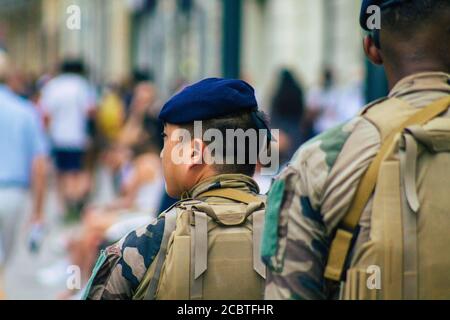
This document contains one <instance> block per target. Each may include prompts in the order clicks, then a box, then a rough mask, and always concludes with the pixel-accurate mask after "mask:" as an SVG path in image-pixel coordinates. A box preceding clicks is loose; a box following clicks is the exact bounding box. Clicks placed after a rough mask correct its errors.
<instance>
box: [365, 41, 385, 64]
mask: <svg viewBox="0 0 450 320" xmlns="http://www.w3.org/2000/svg"><path fill="white" fill-rule="evenodd" d="M363 47H364V52H365V53H366V56H367V58H369V60H370V61H371V62H372V63H374V64H377V65H381V64H383V58H382V56H381V51H380V49H378V48H377V46H376V44H375V41H374V39H373V38H372V36H370V35H367V36H365V37H364V40H363Z"/></svg>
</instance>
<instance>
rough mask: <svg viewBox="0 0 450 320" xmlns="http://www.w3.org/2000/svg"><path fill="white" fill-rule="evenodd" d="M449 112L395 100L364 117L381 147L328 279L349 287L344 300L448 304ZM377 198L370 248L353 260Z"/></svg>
mask: <svg viewBox="0 0 450 320" xmlns="http://www.w3.org/2000/svg"><path fill="white" fill-rule="evenodd" d="M449 106H450V97H446V98H444V99H440V100H438V101H436V102H434V103H433V104H431V105H430V106H428V107H426V108H424V109H417V108H414V107H412V106H409V105H408V104H406V103H405V102H403V101H402V100H399V99H390V100H388V101H386V102H385V103H382V104H381V105H379V106H377V107H376V108H373V110H372V109H369V110H368V112H367V113H366V114H365V115H364V117H365V118H366V119H368V120H369V121H371V122H372V123H374V124H375V126H377V127H378V129H379V130H380V134H381V139H382V141H383V142H382V147H381V149H380V151H379V153H378V155H377V156H376V157H375V159H374V161H373V162H372V164H371V165H370V167H369V169H368V170H367V172H366V174H365V176H364V177H363V179H362V180H361V182H360V185H359V187H358V191H357V193H356V195H355V198H354V199H355V200H354V202H353V204H352V207H351V208H350V210H349V212H348V214H347V216H346V217H345V218H344V220H343V222H342V224H341V225H340V227H339V229H338V231H337V233H336V236H335V238H334V240H333V242H332V245H331V249H330V254H329V258H328V264H327V267H326V271H325V277H326V278H327V279H330V280H334V281H341V280H345V285H344V286H343V287H342V288H341V298H343V299H389V300H392V299H393V300H400V299H407V300H413V299H450V249H449V245H450V117H449V116H448V114H447V116H440V115H441V114H443V113H444V112H445V111H446V110H448V108H449ZM372 194H373V195H374V197H373V204H372V213H371V217H370V235H369V241H368V242H366V243H364V244H362V245H361V246H360V247H357V248H355V250H354V251H355V252H353V254H352V255H350V256H351V259H350V258H349V257H347V256H348V253H349V252H350V248H351V247H352V244H353V242H354V241H355V239H354V238H355V234H356V232H355V229H356V228H357V226H358V222H359V219H360V217H361V214H362V212H363V210H364V209H365V207H366V206H367V205H368V200H369V198H370V197H371V195H372ZM369 205H370V204H369ZM346 260H347V261H346ZM346 269H347V270H346ZM344 270H346V272H344ZM343 275H345V276H346V279H344V278H343V277H342V276H343Z"/></svg>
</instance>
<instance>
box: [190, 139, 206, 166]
mask: <svg viewBox="0 0 450 320" xmlns="http://www.w3.org/2000/svg"><path fill="white" fill-rule="evenodd" d="M191 146H192V147H191V164H192V165H195V164H202V163H203V152H204V150H205V144H204V142H203V141H202V140H201V139H198V138H194V139H192V142H191Z"/></svg>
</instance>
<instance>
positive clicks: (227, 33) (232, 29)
mask: <svg viewBox="0 0 450 320" xmlns="http://www.w3.org/2000/svg"><path fill="white" fill-rule="evenodd" d="M222 4H223V40H222V52H223V55H222V72H223V76H224V77H226V78H239V77H240V56H241V17H242V0H222Z"/></svg>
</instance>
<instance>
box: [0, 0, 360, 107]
mask: <svg viewBox="0 0 450 320" xmlns="http://www.w3.org/2000/svg"><path fill="white" fill-rule="evenodd" d="M227 1H228V3H230V2H235V3H236V6H237V7H239V10H240V12H239V15H238V16H237V17H233V16H230V15H229V14H228V15H224V8H225V5H226V2H227ZM0 4H1V5H0V43H4V45H5V46H6V47H7V49H8V51H9V52H10V54H11V55H12V56H13V57H14V60H15V61H16V64H17V65H18V66H20V67H21V68H24V69H27V70H30V71H32V72H35V73H39V72H43V71H47V70H50V69H54V68H55V65H56V64H57V62H58V61H60V59H61V58H62V57H65V56H81V57H83V59H84V60H85V61H86V62H87V64H88V66H89V70H90V74H91V77H92V78H93V80H95V81H96V82H99V83H105V82H109V81H120V80H122V79H124V78H126V77H127V76H129V73H130V71H131V70H132V69H133V68H145V69H151V70H153V73H154V75H155V81H156V82H157V84H158V85H159V87H160V88H161V90H162V92H163V93H164V95H165V96H166V95H169V94H170V93H171V91H172V90H173V89H174V88H175V87H176V85H177V84H179V83H180V82H182V81H194V80H197V79H200V78H203V77H207V76H220V75H222V74H223V73H224V70H223V69H224V63H223V62H224V58H226V57H224V55H226V54H229V53H228V52H227V50H225V48H224V46H225V45H226V44H227V42H225V41H223V40H224V39H223V37H224V29H226V28H227V25H228V26H231V27H235V28H239V30H238V31H239V34H240V37H239V39H238V40H239V45H238V46H237V47H236V50H239V55H238V57H239V58H238V59H239V61H236V65H238V66H240V74H239V76H241V77H242V78H244V79H246V80H248V81H250V82H252V83H253V84H254V85H255V87H256V88H257V89H258V92H261V93H260V94H259V96H260V98H261V99H262V100H263V101H267V99H268V97H267V95H268V94H269V92H270V91H271V88H272V86H273V82H274V80H275V78H276V74H277V71H278V70H279V69H280V68H281V67H289V68H291V69H292V70H293V71H295V72H296V73H297V74H298V75H299V78H300V79H301V80H302V82H303V83H304V84H305V85H307V86H311V85H314V84H316V83H317V82H318V81H319V77H320V73H321V70H322V69H323V67H324V66H331V67H332V68H333V69H334V70H335V71H336V74H337V79H338V83H340V84H347V83H351V82H353V81H357V80H362V77H363V74H364V70H365V65H364V63H365V61H364V59H363V52H362V48H361V38H362V36H361V31H360V28H359V26H358V15H359V5H360V4H359V2H358V1H354V0H333V1H330V0H314V1H311V0H113V1H111V0H0ZM71 5H77V6H78V7H79V8H80V14H81V28H80V29H79V30H77V29H75V30H72V29H70V28H68V27H67V19H68V18H69V17H70V13H69V12H68V8H69V6H71ZM236 18H237V19H239V20H240V22H241V23H240V24H238V25H236V20H235V19H236ZM233 19H234V20H233ZM224 20H227V21H224ZM227 23H228V24H227ZM231 41H233V39H231ZM229 43H230V42H228V44H229Z"/></svg>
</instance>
